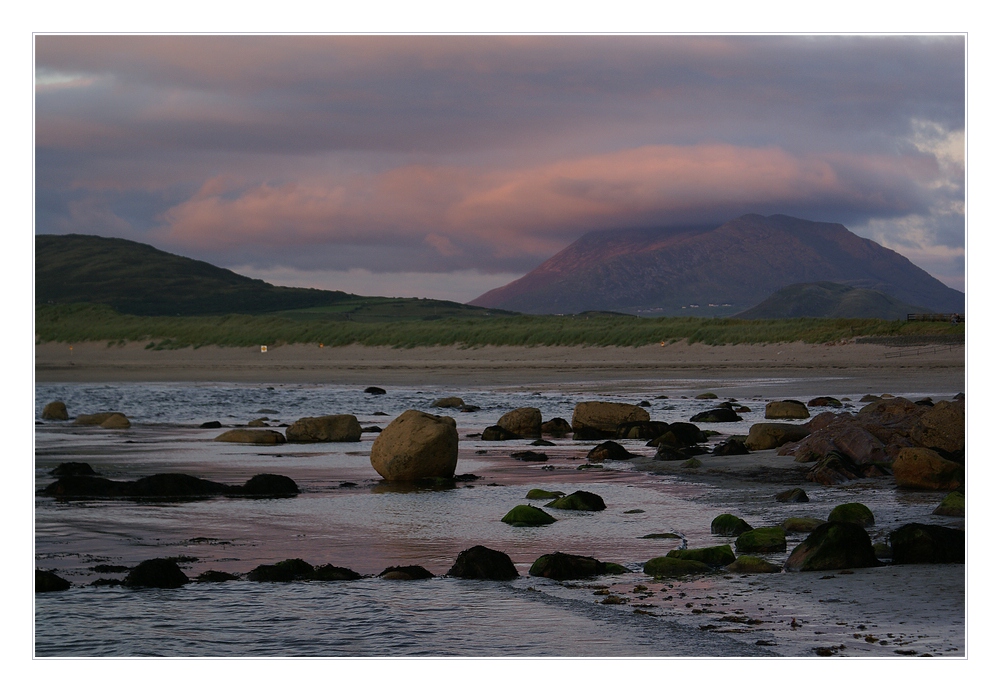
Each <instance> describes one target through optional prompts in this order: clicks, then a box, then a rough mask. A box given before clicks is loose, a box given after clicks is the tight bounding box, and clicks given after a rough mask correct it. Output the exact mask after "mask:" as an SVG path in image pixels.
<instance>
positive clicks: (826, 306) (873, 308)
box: [733, 281, 933, 320]
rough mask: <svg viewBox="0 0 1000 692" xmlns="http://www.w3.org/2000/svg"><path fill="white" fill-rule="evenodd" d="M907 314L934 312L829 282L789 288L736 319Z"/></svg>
mask: <svg viewBox="0 0 1000 692" xmlns="http://www.w3.org/2000/svg"><path fill="white" fill-rule="evenodd" d="M910 312H933V311H932V310H929V309H927V308H924V307H918V306H915V305H907V304H906V303H904V302H903V301H901V300H898V299H896V298H893V297H891V296H887V295H886V294H884V293H881V292H879V291H873V290H871V289H868V288H855V287H853V286H847V285H845V284H838V283H833V282H830V281H819V282H816V283H803V284H792V285H791V286H786V287H784V288H782V289H781V290H780V291H777V292H776V293H773V294H772V295H771V296H770V297H768V298H767V299H766V300H764V301H763V302H762V303H759V304H758V305H755V306H754V307H752V308H750V309H749V310H745V311H743V312H741V313H739V314H738V315H733V317H735V318H737V319H744V320H768V319H791V318H796V317H832V318H836V317H848V318H868V319H881V320H905V319H906V314H907V313H910Z"/></svg>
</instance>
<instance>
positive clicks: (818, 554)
mask: <svg viewBox="0 0 1000 692" xmlns="http://www.w3.org/2000/svg"><path fill="white" fill-rule="evenodd" d="M880 564H882V563H880V562H879V561H878V558H877V557H875V550H874V549H873V548H872V541H871V538H869V537H868V532H867V531H865V530H864V528H863V527H861V526H859V525H857V524H852V523H850V522H843V521H837V522H827V523H825V524H821V525H820V526H819V527H817V528H816V530H814V531H813V532H812V533H810V534H809V536H808V537H807V538H806V539H805V540H804V541H802V542H801V543H799V545H797V546H796V547H795V549H794V550H793V551H792V554H791V555H789V556H788V559H787V560H785V571H787V572H812V571H819V570H831V569H855V568H858V567H878V566H879V565H880Z"/></svg>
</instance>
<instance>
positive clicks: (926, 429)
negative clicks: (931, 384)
mask: <svg viewBox="0 0 1000 692" xmlns="http://www.w3.org/2000/svg"><path fill="white" fill-rule="evenodd" d="M910 439H911V440H912V441H913V443H914V444H917V445H920V446H921V447H929V448H932V449H934V450H937V451H939V452H941V453H942V454H944V455H948V456H949V458H950V459H951V460H952V461H958V460H959V459H958V458H955V457H956V456H958V457H960V456H961V455H962V454H963V453H964V451H965V401H964V400H963V401H939V402H937V403H936V404H934V406H933V407H931V408H930V410H928V411H925V412H924V413H923V414H922V415H921V416H920V418H919V419H918V420H917V422H916V423H914V424H913V427H912V428H910Z"/></svg>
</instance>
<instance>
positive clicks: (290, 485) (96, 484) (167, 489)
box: [39, 473, 299, 499]
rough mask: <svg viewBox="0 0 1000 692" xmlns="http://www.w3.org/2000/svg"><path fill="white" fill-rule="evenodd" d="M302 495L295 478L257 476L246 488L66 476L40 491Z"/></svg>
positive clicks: (166, 476) (167, 477)
mask: <svg viewBox="0 0 1000 692" xmlns="http://www.w3.org/2000/svg"><path fill="white" fill-rule="evenodd" d="M298 492H299V489H298V486H297V485H296V484H295V481H293V480H292V479H291V478H288V477H287V476H279V475H275V474H260V475H257V476H254V477H253V478H251V479H250V480H249V481H247V482H246V483H245V484H244V485H242V486H232V485H225V484H223V483H216V482H214V481H207V480H204V479H201V478H196V477H195V476H189V475H187V474H184V473H159V474H155V475H153V476H146V477H145V478H140V479H139V480H136V481H112V480H109V479H107V478H102V477H100V476H65V477H63V478H60V479H59V480H57V481H55V482H53V483H51V484H50V485H48V486H46V487H45V488H44V489H43V490H41V491H39V494H40V495H44V496H48V497H55V498H59V499H85V498H125V499H148V498H163V499H197V498H205V497H217V496H220V495H221V496H227V497H238V496H247V497H292V496H294V495H297V494H298Z"/></svg>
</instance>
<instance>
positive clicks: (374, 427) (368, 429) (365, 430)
mask: <svg viewBox="0 0 1000 692" xmlns="http://www.w3.org/2000/svg"><path fill="white" fill-rule="evenodd" d="M361 432H363V433H380V432H382V428H380V427H378V426H377V425H369V426H368V427H366V428H361Z"/></svg>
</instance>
